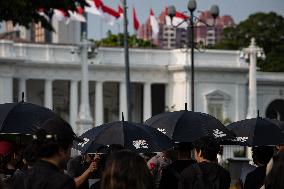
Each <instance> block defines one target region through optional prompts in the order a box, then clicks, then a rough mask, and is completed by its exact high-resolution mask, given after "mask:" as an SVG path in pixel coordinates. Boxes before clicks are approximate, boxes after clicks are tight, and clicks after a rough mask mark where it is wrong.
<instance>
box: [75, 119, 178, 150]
mask: <svg viewBox="0 0 284 189" xmlns="http://www.w3.org/2000/svg"><path fill="white" fill-rule="evenodd" d="M80 138H81V139H83V140H84V142H80V143H75V145H74V148H75V149H77V150H79V151H82V152H84V151H85V152H86V151H87V152H88V153H94V152H93V151H91V150H90V149H91V148H94V149H96V148H95V145H98V144H99V145H111V144H120V145H123V146H124V147H125V148H127V149H129V150H132V151H134V152H137V153H148V152H160V151H163V150H167V149H169V148H171V147H173V143H172V141H171V140H170V138H169V137H167V136H166V135H164V134H163V133H161V132H159V131H157V130H156V129H154V128H152V127H149V126H147V125H143V124H139V123H132V122H127V121H117V122H111V123H106V124H103V125H101V126H98V127H94V128H92V129H90V130H88V131H86V132H85V133H83V134H82V135H81V136H80Z"/></svg>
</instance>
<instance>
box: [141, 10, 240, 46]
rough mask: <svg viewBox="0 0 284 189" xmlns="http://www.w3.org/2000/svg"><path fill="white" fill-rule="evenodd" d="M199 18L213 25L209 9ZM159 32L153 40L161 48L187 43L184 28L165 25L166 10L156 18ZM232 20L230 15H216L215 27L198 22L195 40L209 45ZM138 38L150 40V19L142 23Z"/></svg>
mask: <svg viewBox="0 0 284 189" xmlns="http://www.w3.org/2000/svg"><path fill="white" fill-rule="evenodd" d="M199 19H200V20H202V21H203V22H205V23H207V24H208V25H214V20H213V17H212V16H211V14H210V12H209V11H205V12H202V13H201V14H200V16H199ZM158 22H159V26H160V32H159V39H158V41H156V42H154V44H156V45H157V46H159V47H160V48H163V49H175V48H183V47H186V46H187V44H188V35H187V29H186V28H174V27H172V26H168V25H166V12H165V11H163V12H162V13H161V14H160V16H159V18H158ZM234 25H235V23H234V20H233V18H232V17H231V16H230V15H224V16H221V17H218V18H217V20H216V21H215V27H207V26H206V25H205V24H204V23H202V22H198V23H197V24H196V27H195V41H196V43H199V44H200V43H201V44H203V46H206V47H209V46H212V45H214V44H216V43H217V42H219V41H220V40H221V38H222V32H223V30H224V28H226V27H232V26H234ZM138 37H139V38H142V39H144V40H150V41H151V40H152V31H151V25H150V20H149V19H147V21H146V22H145V23H144V24H142V27H141V29H140V31H139V35H138Z"/></svg>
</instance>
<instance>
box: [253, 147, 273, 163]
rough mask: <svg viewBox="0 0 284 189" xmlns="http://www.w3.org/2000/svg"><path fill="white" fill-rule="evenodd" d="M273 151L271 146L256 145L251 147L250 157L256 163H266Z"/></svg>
mask: <svg viewBox="0 0 284 189" xmlns="http://www.w3.org/2000/svg"><path fill="white" fill-rule="evenodd" d="M273 153H274V150H273V147H272V146H258V147H253V148H252V158H253V162H254V163H255V164H256V165H266V164H267V163H268V162H269V161H270V159H271V158H272V156H273Z"/></svg>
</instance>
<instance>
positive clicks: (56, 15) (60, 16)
mask: <svg viewBox="0 0 284 189" xmlns="http://www.w3.org/2000/svg"><path fill="white" fill-rule="evenodd" d="M67 18H68V13H67V12H65V11H63V10H60V9H53V15H52V19H55V20H57V21H66V19H67Z"/></svg>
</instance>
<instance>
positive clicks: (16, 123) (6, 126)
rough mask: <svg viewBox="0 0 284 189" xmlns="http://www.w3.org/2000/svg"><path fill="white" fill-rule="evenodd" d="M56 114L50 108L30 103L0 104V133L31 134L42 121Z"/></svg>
mask: <svg viewBox="0 0 284 189" xmlns="http://www.w3.org/2000/svg"><path fill="white" fill-rule="evenodd" d="M56 116H58V115H57V114H55V113H54V112H53V111H52V110H50V109H47V108H45V107H42V106H38V105H35V104H31V103H26V102H19V103H6V104H0V134H32V133H33V132H34V131H35V130H36V129H37V128H38V127H40V125H41V124H42V123H43V122H44V121H46V120H47V119H50V118H53V117H56Z"/></svg>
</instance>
